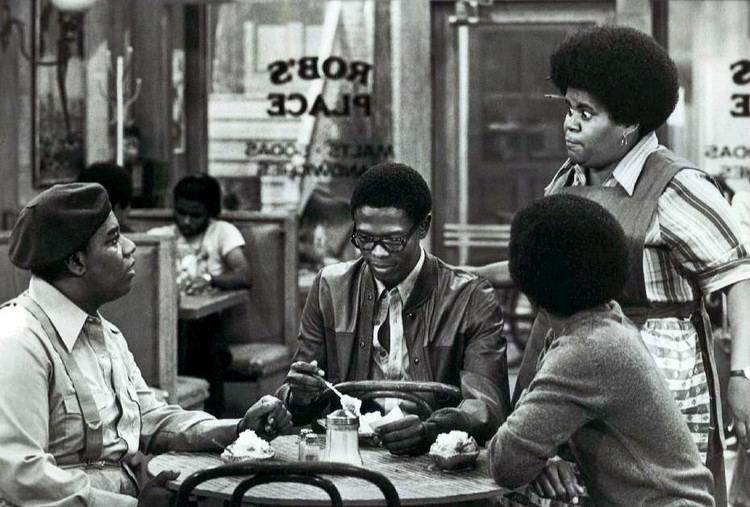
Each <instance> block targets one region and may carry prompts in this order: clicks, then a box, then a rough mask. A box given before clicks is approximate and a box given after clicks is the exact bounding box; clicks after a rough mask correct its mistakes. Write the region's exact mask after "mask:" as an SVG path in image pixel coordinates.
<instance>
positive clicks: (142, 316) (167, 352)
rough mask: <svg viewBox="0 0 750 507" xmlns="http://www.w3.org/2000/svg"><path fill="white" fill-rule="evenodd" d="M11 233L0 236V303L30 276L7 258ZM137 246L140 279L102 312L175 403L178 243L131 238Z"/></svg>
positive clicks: (141, 236)
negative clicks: (176, 246)
mask: <svg viewBox="0 0 750 507" xmlns="http://www.w3.org/2000/svg"><path fill="white" fill-rule="evenodd" d="M9 237H10V232H8V231H3V232H0V300H1V301H7V300H9V299H12V298H14V297H16V296H17V295H19V294H20V293H21V292H23V291H24V290H26V288H27V287H28V284H29V279H30V278H31V274H30V273H29V272H28V271H25V270H21V269H18V268H16V267H15V266H13V265H12V264H11V262H10V260H9V259H8V240H9ZM128 238H130V239H131V240H132V241H133V242H135V244H136V252H135V259H136V267H135V270H136V275H135V279H134V280H133V286H132V289H131V291H130V292H129V293H128V294H127V295H125V296H123V297H122V298H120V299H118V300H117V301H113V302H111V303H108V304H106V305H104V306H103V307H102V308H101V314H102V315H103V316H104V317H105V318H106V319H107V320H110V321H111V322H112V323H114V324H115V325H116V326H117V327H118V328H120V330H121V331H122V333H123V336H125V339H126V340H127V342H128V347H129V349H130V352H132V354H133V357H134V358H135V362H136V364H137V365H138V367H139V368H140V370H141V373H142V374H143V378H144V379H145V380H146V383H148V384H149V385H150V386H153V387H158V388H160V389H163V390H164V391H166V392H167V393H168V399H169V401H170V402H175V403H176V402H177V292H176V283H175V273H174V263H175V260H174V258H175V257H174V256H175V248H174V240H172V239H167V238H159V237H155V236H150V235H147V234H130V235H128Z"/></svg>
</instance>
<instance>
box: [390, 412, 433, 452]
mask: <svg viewBox="0 0 750 507" xmlns="http://www.w3.org/2000/svg"><path fill="white" fill-rule="evenodd" d="M375 434H376V435H377V436H378V438H379V439H380V441H381V442H382V443H383V447H385V448H386V449H388V450H389V451H390V452H391V453H392V454H410V455H417V454H424V453H426V452H427V451H428V450H429V449H430V445H431V444H432V442H434V441H435V438H436V437H437V431H436V429H435V427H434V425H432V424H429V423H425V422H422V421H421V420H420V419H419V417H417V416H416V415H407V416H406V417H404V418H403V419H399V420H398V421H394V422H392V423H388V424H384V425H382V426H379V427H378V428H377V429H376V430H375Z"/></svg>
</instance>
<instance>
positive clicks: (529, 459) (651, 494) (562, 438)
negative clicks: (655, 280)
mask: <svg viewBox="0 0 750 507" xmlns="http://www.w3.org/2000/svg"><path fill="white" fill-rule="evenodd" d="M561 331H562V332H560V333H558V336H557V337H556V338H554V339H552V340H551V341H549V343H548V344H547V346H546V348H545V351H544V352H543V355H542V357H541V359H540V361H539V365H538V367H537V373H536V376H535V377H534V380H533V381H532V383H531V384H530V385H529V389H528V391H527V392H526V393H525V394H524V395H523V396H522V398H521V399H520V400H519V402H518V404H517V405H516V408H515V410H514V411H513V412H512V413H511V415H510V417H508V419H507V421H506V422H505V424H503V426H501V427H500V429H499V430H498V431H497V433H496V434H495V436H494V438H493V439H492V441H491V442H490V444H489V454H490V473H491V474H492V476H493V477H494V479H495V481H497V483H498V484H500V485H501V486H505V487H511V488H516V487H518V486H521V485H523V484H526V483H528V482H530V481H531V480H533V479H534V478H536V477H537V476H538V475H539V473H540V472H541V471H542V470H543V469H544V466H545V465H546V463H547V459H548V458H550V457H552V456H555V454H556V453H557V448H558V446H560V445H561V444H564V443H569V444H570V447H571V449H572V450H573V453H574V455H575V458H576V461H577V463H578V465H579V467H580V469H581V473H582V475H583V480H584V482H585V484H586V487H587V488H588V492H589V495H590V496H591V499H592V500H593V501H594V502H595V504H596V505H597V506H609V505H612V506H627V507H634V506H640V505H648V506H662V505H670V506H672V505H675V506H713V505H714V501H713V497H712V495H711V493H710V491H711V489H712V488H713V481H712V477H711V473H710V472H709V471H708V469H707V468H706V467H705V466H703V465H702V464H701V460H700V457H699V454H698V449H697V447H696V445H695V443H693V441H692V439H691V437H690V434H689V432H688V428H687V425H686V423H685V420H684V418H683V416H682V415H681V414H680V412H679V410H678V408H677V405H676V404H675V402H674V399H673V397H672V394H671V393H670V391H669V389H668V388H667V386H666V383H665V382H664V380H663V378H662V377H661V374H660V373H659V371H658V370H657V367H656V365H655V364H654V361H653V359H652V358H651V355H650V354H649V352H648V350H647V349H646V347H645V345H644V344H643V342H642V341H641V338H640V334H639V332H638V330H637V328H636V327H635V326H634V325H633V324H632V323H631V322H630V321H629V320H628V319H627V318H626V317H625V316H624V315H623V313H622V311H621V309H620V306H619V305H618V304H617V303H615V302H611V303H609V304H607V305H603V306H601V307H598V308H596V309H593V310H586V311H583V312H579V313H577V314H575V315H573V316H572V317H570V319H568V320H567V321H566V323H565V326H564V327H563V329H562V330H561Z"/></svg>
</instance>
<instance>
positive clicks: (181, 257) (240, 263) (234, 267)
mask: <svg viewBox="0 0 750 507" xmlns="http://www.w3.org/2000/svg"><path fill="white" fill-rule="evenodd" d="M220 213H221V187H220V186H219V182H218V181H216V179H215V178H213V177H211V176H209V175H208V174H192V175H189V176H186V177H184V178H182V179H181V180H180V181H179V182H178V183H177V185H176V186H175V188H174V221H175V223H174V224H173V225H166V226H162V227H156V228H153V229H151V230H149V231H148V233H149V234H156V235H167V236H175V237H176V238H177V256H178V260H177V262H178V264H179V266H178V283H180V288H181V289H183V290H184V291H186V292H188V293H193V292H200V291H201V290H203V289H205V288H208V287H216V288H219V289H241V288H249V287H250V285H251V278H250V269H249V267H248V263H247V259H246V258H245V254H244V252H243V248H242V247H243V246H244V245H245V240H244V238H243V237H242V233H240V231H239V230H238V229H237V227H235V226H234V225H232V224H230V223H229V222H226V221H224V220H220V219H218V216H219V214H220Z"/></svg>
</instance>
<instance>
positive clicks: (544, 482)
mask: <svg viewBox="0 0 750 507" xmlns="http://www.w3.org/2000/svg"><path fill="white" fill-rule="evenodd" d="M531 487H532V488H533V489H534V491H536V493H537V494H538V495H539V496H542V497H544V498H554V499H556V500H563V501H564V502H571V501H573V500H574V499H575V498H577V497H578V495H580V494H582V493H583V492H584V490H583V487H582V485H581V484H579V483H578V479H577V478H576V473H575V465H574V464H573V463H571V462H569V461H565V460H564V459H562V458H559V457H557V456H555V457H554V458H550V459H549V460H548V461H547V466H546V467H545V468H544V470H543V471H542V473H541V474H539V475H538V476H537V478H536V479H534V480H533V481H531Z"/></svg>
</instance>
